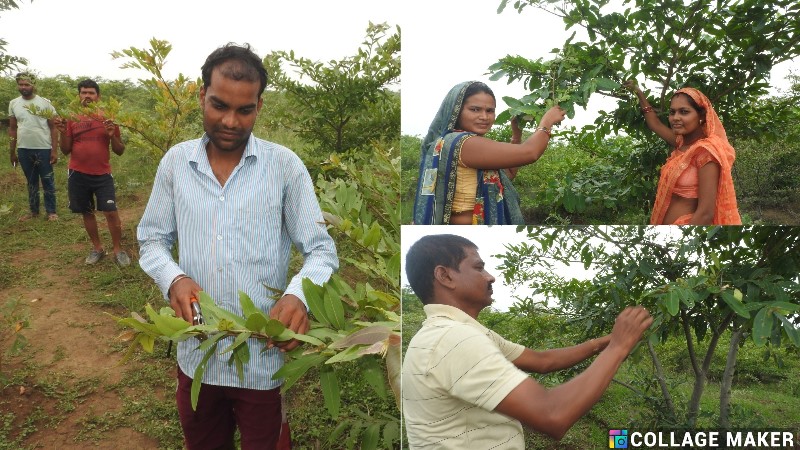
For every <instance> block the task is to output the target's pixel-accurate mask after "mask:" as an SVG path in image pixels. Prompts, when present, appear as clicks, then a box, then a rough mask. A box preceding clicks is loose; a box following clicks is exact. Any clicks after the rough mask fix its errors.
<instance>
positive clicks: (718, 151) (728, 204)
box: [650, 88, 742, 225]
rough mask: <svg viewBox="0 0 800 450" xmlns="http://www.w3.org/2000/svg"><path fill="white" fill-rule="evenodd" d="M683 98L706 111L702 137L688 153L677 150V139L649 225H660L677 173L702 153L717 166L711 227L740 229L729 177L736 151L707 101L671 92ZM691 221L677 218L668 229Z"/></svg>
mask: <svg viewBox="0 0 800 450" xmlns="http://www.w3.org/2000/svg"><path fill="white" fill-rule="evenodd" d="M675 93H676V94H678V93H683V94H686V95H688V96H690V97H692V99H694V101H695V102H697V104H698V105H700V106H701V107H703V108H705V110H706V121H705V123H704V124H703V128H704V131H705V136H706V137H704V138H702V139H698V140H697V141H695V142H694V143H693V144H692V145H691V146H690V147H689V148H688V149H686V150H678V149H679V148H680V147H681V146H682V145H683V136H678V137H677V144H676V147H675V150H673V151H672V154H670V155H669V158H667V162H666V163H664V165H663V166H662V167H661V176H660V178H659V179H658V191H657V192H656V199H655V204H654V205H653V214H652V215H651V216H650V224H651V225H660V224H662V222H663V221H664V216H665V215H666V214H667V210H668V209H669V204H670V201H671V200H672V194H673V190H674V188H675V182H676V181H677V180H678V177H680V175H681V173H683V171H684V170H686V168H687V167H689V164H692V159H694V157H695V156H696V154H697V153H698V152H700V151H702V150H703V149H705V150H707V151H708V153H709V154H710V155H711V157H712V160H713V162H716V163H717V164H719V165H720V173H719V185H718V187H717V201H716V205H715V207H714V219H713V221H712V223H711V225H741V224H742V219H741V217H739V207H738V206H737V203H736V192H735V191H734V188H733V177H732V175H731V168H732V167H733V161H734V160H735V159H736V151H735V150H734V149H733V147H732V146H731V144H730V143H729V142H728V137H727V135H726V134H725V128H723V126H722V122H720V120H719V116H717V113H716V111H714V108H713V107H712V106H711V102H710V101H709V100H708V97H706V96H705V95H703V93H702V92H700V91H698V90H697V89H694V88H683V89H680V90H678V91H677V92H675ZM691 219H692V215H691V214H687V215H684V216H681V217H679V218H678V219H677V220H676V221H675V223H673V224H672V225H686V224H688V223H689V221H690V220H691Z"/></svg>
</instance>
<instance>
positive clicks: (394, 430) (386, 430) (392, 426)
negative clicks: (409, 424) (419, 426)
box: [383, 420, 400, 448]
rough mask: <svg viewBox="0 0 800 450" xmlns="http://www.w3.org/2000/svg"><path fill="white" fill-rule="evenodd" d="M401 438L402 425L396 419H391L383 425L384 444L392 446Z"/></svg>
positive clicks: (386, 446)
mask: <svg viewBox="0 0 800 450" xmlns="http://www.w3.org/2000/svg"><path fill="white" fill-rule="evenodd" d="M399 440H400V426H399V425H398V424H397V422H396V421H394V420H390V421H388V422H386V425H384V426H383V446H384V447H385V448H392V444H393V443H394V442H396V441H399Z"/></svg>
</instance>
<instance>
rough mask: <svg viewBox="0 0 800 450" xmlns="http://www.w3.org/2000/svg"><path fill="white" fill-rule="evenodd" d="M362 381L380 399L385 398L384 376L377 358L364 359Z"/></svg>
mask: <svg viewBox="0 0 800 450" xmlns="http://www.w3.org/2000/svg"><path fill="white" fill-rule="evenodd" d="M362 361H364V370H363V371H362V373H363V374H364V380H365V381H366V382H367V384H369V385H370V386H371V387H372V389H373V390H374V391H375V393H376V394H378V396H379V397H380V398H382V399H383V398H386V382H385V374H384V372H383V369H382V368H381V365H380V363H379V362H378V359H377V358H365V359H364V360H362Z"/></svg>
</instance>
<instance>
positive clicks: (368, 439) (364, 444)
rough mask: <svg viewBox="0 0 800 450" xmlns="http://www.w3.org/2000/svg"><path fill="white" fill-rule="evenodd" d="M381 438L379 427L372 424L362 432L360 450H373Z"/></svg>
mask: <svg viewBox="0 0 800 450" xmlns="http://www.w3.org/2000/svg"><path fill="white" fill-rule="evenodd" d="M380 437H381V426H380V425H378V424H377V423H373V424H371V425H370V426H368V427H367V429H366V430H364V439H363V440H362V441H361V450H375V449H376V448H378V441H379V440H380Z"/></svg>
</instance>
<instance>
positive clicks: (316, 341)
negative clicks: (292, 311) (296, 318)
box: [276, 333, 325, 347]
mask: <svg viewBox="0 0 800 450" xmlns="http://www.w3.org/2000/svg"><path fill="white" fill-rule="evenodd" d="M279 337H280V336H279ZM291 339H297V340H298V341H303V342H305V343H307V344H311V345H313V346H317V347H319V346H323V345H325V343H324V342H322V341H321V340H319V339H317V338H315V337H314V336H308V335H305V334H297V333H294V335H293V336H292V337H291ZM276 340H281V339H277V338H276Z"/></svg>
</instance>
